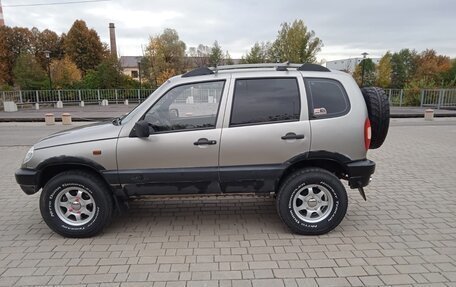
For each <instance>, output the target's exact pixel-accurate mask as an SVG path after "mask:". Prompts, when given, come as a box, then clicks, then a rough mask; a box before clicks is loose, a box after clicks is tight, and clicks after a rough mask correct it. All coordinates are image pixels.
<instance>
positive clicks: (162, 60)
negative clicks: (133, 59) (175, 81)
mask: <svg viewBox="0 0 456 287" xmlns="http://www.w3.org/2000/svg"><path fill="white" fill-rule="evenodd" d="M184 56H185V43H184V42H183V41H181V40H180V39H179V35H178V34H177V31H176V30H174V29H169V28H167V29H165V30H164V31H163V33H162V34H160V35H157V36H155V37H151V38H150V41H149V44H148V45H147V47H146V51H145V57H144V65H143V67H144V72H143V74H144V75H146V76H147V77H148V78H150V79H151V80H152V81H153V83H154V84H155V85H161V84H162V83H163V82H164V81H165V80H166V79H167V78H166V77H165V76H168V75H171V76H174V75H176V74H179V73H182V72H183V71H184V70H185V64H184ZM165 78H166V79H165Z"/></svg>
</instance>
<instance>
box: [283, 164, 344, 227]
mask: <svg viewBox="0 0 456 287" xmlns="http://www.w3.org/2000/svg"><path fill="white" fill-rule="evenodd" d="M309 186H314V187H313V188H312V190H313V191H314V192H315V189H320V191H319V192H318V193H317V194H316V195H317V196H316V197H318V195H319V194H320V192H323V198H325V197H326V195H330V196H331V200H332V204H328V205H326V206H323V207H320V208H321V210H320V211H322V212H323V215H325V214H326V216H325V217H321V220H320V219H318V218H315V219H311V220H318V221H317V222H309V221H310V220H306V219H303V218H302V217H303V216H305V214H304V213H307V212H306V211H302V210H301V211H296V209H295V207H294V203H295V200H297V199H296V197H299V195H300V196H303V194H305V193H306V192H307V191H306V187H309ZM318 186H319V187H318ZM323 189H325V190H326V191H323ZM309 194H310V193H309V192H307V195H304V196H309ZM320 196H321V195H320ZM311 197H312V196H311ZM326 200H327V201H329V200H330V199H329V196H328V198H326ZM298 201H299V200H297V201H296V202H298ZM301 202H302V204H304V200H302V201H301ZM317 204H318V203H317ZM276 206H277V212H278V214H279V216H280V218H281V219H282V221H283V222H284V223H285V225H287V226H288V228H290V230H292V231H293V232H295V233H298V234H302V235H320V234H325V233H327V232H329V231H331V230H333V229H334V228H336V227H337V226H338V225H339V223H340V222H341V221H342V219H343V218H344V216H345V213H346V212H347V206H348V199H347V192H346V191H345V188H344V186H343V185H342V183H341V182H340V180H339V179H338V178H337V177H336V176H335V175H333V174H332V173H330V172H328V171H327V170H324V169H321V168H307V169H302V170H298V171H296V172H294V173H292V174H291V175H290V176H288V178H286V179H285V181H284V182H283V184H282V185H281V186H280V189H279V194H278V195H277V199H276ZM324 207H326V210H325V209H324ZM314 213H316V211H313V212H311V216H313V214H314Z"/></svg>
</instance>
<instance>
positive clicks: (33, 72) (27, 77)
mask: <svg viewBox="0 0 456 287" xmlns="http://www.w3.org/2000/svg"><path fill="white" fill-rule="evenodd" d="M13 74H14V78H15V80H16V84H17V85H18V86H19V87H20V88H21V89H22V90H39V89H41V88H42V87H43V86H46V84H47V82H48V78H47V76H46V72H45V70H44V69H43V68H42V67H41V66H40V64H39V63H38V61H37V60H36V58H35V57H34V56H33V55H32V54H30V53H23V54H20V55H19V57H18V58H17V60H16V63H15V65H14V68H13Z"/></svg>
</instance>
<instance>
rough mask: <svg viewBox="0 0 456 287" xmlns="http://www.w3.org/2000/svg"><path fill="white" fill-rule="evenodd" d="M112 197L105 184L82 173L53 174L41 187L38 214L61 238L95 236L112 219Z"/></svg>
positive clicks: (95, 177)
mask: <svg viewBox="0 0 456 287" xmlns="http://www.w3.org/2000/svg"><path fill="white" fill-rule="evenodd" d="M112 207H113V202H112V196H111V195H110V194H109V191H108V188H107V186H106V183H104V182H103V181H102V180H101V179H100V178H99V177H98V176H96V175H94V174H91V173H87V172H84V171H67V172H63V173H61V174H58V175H56V176H55V177H53V178H52V179H50V180H49V182H48V183H46V185H45V186H44V187H43V191H42V192H41V197H40V210H41V215H42V217H43V219H44V221H45V222H46V224H47V225H48V226H49V227H50V228H51V229H52V230H54V231H55V232H57V233H58V234H60V235H62V236H65V237H90V236H94V235H96V234H98V233H99V232H101V231H102V230H103V227H105V225H106V224H107V223H108V222H109V221H110V219H111V216H112Z"/></svg>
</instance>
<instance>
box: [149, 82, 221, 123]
mask: <svg viewBox="0 0 456 287" xmlns="http://www.w3.org/2000/svg"><path fill="white" fill-rule="evenodd" d="M224 83H225V82H224V81H217V82H206V83H193V84H187V85H182V86H178V87H175V88H172V89H171V90H169V91H168V92H167V93H166V94H165V95H164V96H163V97H161V98H160V100H158V101H157V102H156V103H155V104H154V105H153V106H152V108H151V109H150V110H149V111H148V112H147V113H146V114H145V116H144V119H145V120H146V121H148V122H149V123H150V124H151V126H152V128H153V129H154V131H155V132H166V131H179V130H189V129H207V128H215V123H216V121H217V113H218V108H219V105H220V98H221V97H222V92H223V86H224Z"/></svg>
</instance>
